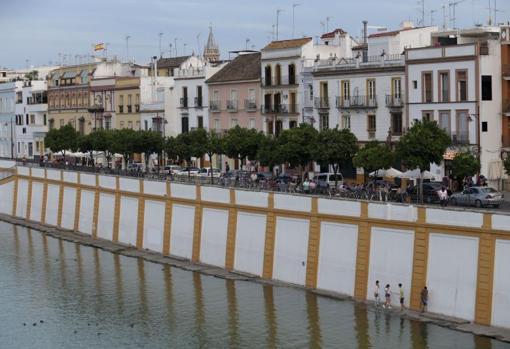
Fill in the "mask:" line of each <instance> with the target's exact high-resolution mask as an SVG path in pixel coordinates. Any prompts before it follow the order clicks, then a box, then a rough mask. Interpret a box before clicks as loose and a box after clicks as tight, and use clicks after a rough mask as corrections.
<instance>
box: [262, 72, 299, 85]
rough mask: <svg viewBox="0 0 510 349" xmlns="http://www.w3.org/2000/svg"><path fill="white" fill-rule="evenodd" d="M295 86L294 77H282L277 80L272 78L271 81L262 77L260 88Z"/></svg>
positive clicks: (275, 77) (274, 77) (295, 79)
mask: <svg viewBox="0 0 510 349" xmlns="http://www.w3.org/2000/svg"><path fill="white" fill-rule="evenodd" d="M296 84H297V78H296V75H282V76H280V77H279V78H278V77H277V76H272V77H271V79H267V80H266V77H265V76H263V77H262V86H264V87H276V86H292V85H296Z"/></svg>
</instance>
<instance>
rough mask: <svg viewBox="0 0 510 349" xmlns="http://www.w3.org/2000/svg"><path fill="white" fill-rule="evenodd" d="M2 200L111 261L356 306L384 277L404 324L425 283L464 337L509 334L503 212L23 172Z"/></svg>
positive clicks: (509, 223) (509, 251) (434, 304)
mask: <svg viewBox="0 0 510 349" xmlns="http://www.w3.org/2000/svg"><path fill="white" fill-rule="evenodd" d="M0 198H2V199H1V200H0V213H3V214H5V215H7V216H10V217H16V218H17V219H22V220H23V221H31V222H35V223H39V224H41V225H42V226H41V229H42V230H47V229H48V228H47V227H48V226H50V227H52V228H51V229H53V230H51V229H50V230H51V231H53V233H52V234H57V232H60V231H61V230H63V231H66V232H65V234H63V235H64V236H67V235H69V236H73V238H74V236H75V235H73V234H78V233H71V232H79V234H78V235H76V236H81V235H82V234H83V238H84V239H85V240H83V242H84V243H91V244H92V242H95V241H97V242H98V243H99V244H103V245H105V246H111V247H110V248H111V249H112V252H114V253H120V250H122V253H123V254H126V255H129V254H130V255H133V256H141V257H143V258H146V259H147V258H154V259H155V261H156V259H160V260H161V261H160V262H163V261H167V262H165V263H170V264H172V263H173V264H172V265H175V266H177V267H183V268H188V270H199V271H201V272H204V273H209V274H213V275H217V276H220V275H224V277H228V278H235V279H239V280H244V279H247V280H256V281H257V282H271V283H280V282H281V283H284V284H286V285H287V284H292V285H298V286H300V287H303V288H307V289H309V290H312V291H313V292H320V293H323V294H326V295H334V296H335V297H339V298H342V297H343V298H345V297H351V298H353V299H356V300H358V301H361V302H365V301H367V300H369V299H371V297H372V294H373V287H374V284H375V280H380V282H381V284H382V285H385V284H390V285H391V286H392V289H393V292H394V294H393V297H392V301H393V305H394V306H395V307H398V306H399V304H398V301H399V300H398V294H397V293H398V288H397V285H398V284H399V283H402V284H403V285H404V296H405V299H406V305H407V306H408V308H409V309H411V310H410V311H408V312H406V314H407V315H406V316H412V314H414V313H413V312H412V311H417V310H419V307H420V291H421V289H422V288H423V287H424V286H425V285H427V287H428V288H429V296H430V306H429V311H431V312H432V313H438V314H442V315H441V316H443V317H445V318H450V317H451V318H459V319H463V320H462V321H461V322H460V323H459V325H458V326H463V327H460V328H461V329H462V328H465V327H466V326H468V325H467V323H469V324H471V323H475V324H477V325H484V326H494V327H504V328H510V280H509V279H508V277H507V275H508V273H509V272H510V270H509V269H510V234H509V233H510V216H508V215H503V214H493V213H491V212H489V211H477V212H474V211H465V210H458V209H446V210H443V209H438V208H430V207H420V206H408V205H399V204H385V203H372V202H360V201H351V200H335V199H327V198H319V197H311V196H302V195H289V194H283V193H268V192H252V191H244V190H234V189H226V188H219V187H213V186H195V185H185V184H177V183H169V182H156V181H149V180H139V179H132V178H124V177H115V176H103V175H94V174H86V173H78V172H70V171H57V170H50V169H48V170H45V169H39V168H27V167H17V168H16V170H15V173H14V175H12V176H11V177H9V178H4V179H3V180H1V181H0ZM59 234H60V233H59ZM61 237H62V236H61ZM108 241H109V243H110V244H111V245H108V243H107V242H108ZM98 247H101V246H98ZM151 251H152V252H151ZM167 256H172V258H170V257H167ZM170 261H171V262H170ZM339 295H346V296H339ZM420 319H421V317H420ZM427 321H428V320H427ZM448 323H453V322H451V321H449V322H448Z"/></svg>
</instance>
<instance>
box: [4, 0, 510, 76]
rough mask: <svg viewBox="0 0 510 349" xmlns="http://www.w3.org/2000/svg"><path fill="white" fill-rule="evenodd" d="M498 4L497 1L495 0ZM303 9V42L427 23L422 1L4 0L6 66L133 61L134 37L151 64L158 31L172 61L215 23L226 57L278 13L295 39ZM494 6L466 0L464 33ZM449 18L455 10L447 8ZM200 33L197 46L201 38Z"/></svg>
mask: <svg viewBox="0 0 510 349" xmlns="http://www.w3.org/2000/svg"><path fill="white" fill-rule="evenodd" d="M490 1H491V3H492V4H494V0H490ZM447 2H448V1H447V0H425V11H426V20H425V24H426V25H429V24H430V19H431V16H430V11H431V10H436V12H435V13H434V14H433V17H434V24H436V25H442V22H443V10H442V5H443V4H447ZM293 3H300V6H298V7H296V12H295V21H296V29H295V32H296V36H303V35H307V36H313V37H315V36H317V35H320V34H321V32H322V28H323V27H322V25H321V21H322V22H326V17H328V16H329V17H331V18H330V20H329V29H330V30H331V29H333V28H337V27H340V28H343V29H344V30H347V31H348V32H350V33H351V34H352V35H353V36H358V35H359V34H360V31H361V21H362V20H363V19H367V20H368V21H369V25H373V26H387V27H388V28H389V29H396V28H398V26H399V23H400V22H401V21H402V20H408V19H411V20H413V21H414V22H415V23H416V21H417V19H418V18H421V10H420V7H421V6H420V5H419V1H417V0H143V1H142V0H44V1H42V0H0V42H1V43H2V49H1V50H0V66H6V67H11V68H21V67H24V66H25V65H26V60H27V59H29V60H30V63H31V64H34V65H40V64H47V63H48V62H49V61H54V62H57V61H58V57H59V56H58V54H59V53H62V54H68V55H72V56H73V57H74V56H75V55H84V54H91V53H92V51H91V45H92V44H93V43H99V42H106V43H109V44H110V45H109V49H108V54H109V55H117V56H120V57H125V55H126V45H125V40H124V37H125V35H130V36H131V39H130V43H129V51H130V56H132V57H135V58H136V61H137V62H139V63H146V62H147V61H148V59H149V57H150V56H152V55H156V54H158V33H160V32H162V33H164V35H163V38H162V43H163V45H162V46H163V49H164V51H166V52H165V55H166V56H168V55H169V53H168V51H169V44H170V43H172V44H173V43H174V39H175V38H178V40H177V50H178V54H179V55H181V54H183V53H184V44H185V43H186V44H187V45H186V53H187V54H190V53H191V52H192V51H193V50H194V51H195V52H196V51H197V50H198V44H200V50H201V49H202V46H203V45H204V42H205V41H206V39H207V34H208V26H209V23H212V25H213V28H214V33H215V35H216V39H217V41H218V43H219V45H220V48H221V51H222V54H223V57H227V55H228V51H229V50H236V49H243V48H244V47H245V44H246V41H245V40H246V39H247V38H249V39H250V42H249V46H250V48H251V46H252V45H254V48H255V49H260V48H262V47H263V46H264V45H265V44H266V43H267V42H268V41H270V40H271V37H272V33H271V31H272V25H273V24H275V22H276V14H275V13H276V9H277V8H280V9H282V10H284V11H283V12H282V13H281V14H280V39H285V38H290V37H291V34H292V4H293ZM488 7H489V0H465V1H463V2H462V3H461V4H459V5H458V6H457V11H456V17H457V27H466V26H472V25H473V24H474V23H487V20H488V17H489V10H488ZM497 8H498V10H500V11H502V12H498V13H497V20H498V22H503V21H505V22H506V21H509V20H510V0H497ZM446 12H447V13H448V6H446ZM198 34H200V36H199V37H198V40H197V35H198Z"/></svg>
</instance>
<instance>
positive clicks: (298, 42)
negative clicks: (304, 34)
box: [262, 38, 312, 51]
mask: <svg viewBox="0 0 510 349" xmlns="http://www.w3.org/2000/svg"><path fill="white" fill-rule="evenodd" d="M310 41H312V38H301V39H292V40H280V41H272V42H270V43H269V44H267V45H266V47H264V48H263V49H262V50H263V51H264V50H278V49H285V48H296V47H301V46H303V45H304V44H307V43H309V42H310Z"/></svg>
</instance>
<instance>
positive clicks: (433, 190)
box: [411, 182, 452, 204]
mask: <svg viewBox="0 0 510 349" xmlns="http://www.w3.org/2000/svg"><path fill="white" fill-rule="evenodd" d="M443 186H444V185H443V183H442V182H425V183H423V202H426V203H427V204H433V203H438V202H439V194H438V191H440V190H441V188H442V187H443ZM418 190H419V187H418V186H414V187H413V189H412V191H411V200H412V201H418V200H419V196H418ZM451 194H452V192H451V190H448V196H450V195H451Z"/></svg>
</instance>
